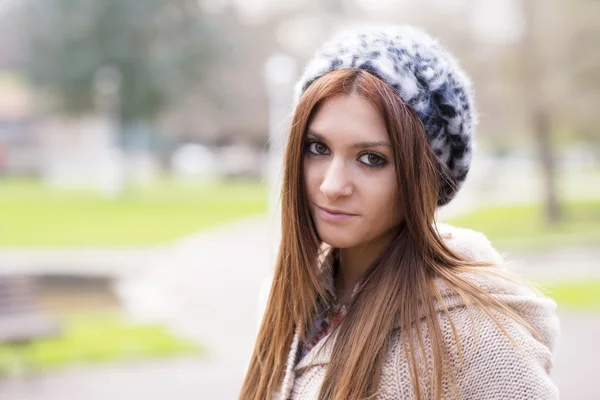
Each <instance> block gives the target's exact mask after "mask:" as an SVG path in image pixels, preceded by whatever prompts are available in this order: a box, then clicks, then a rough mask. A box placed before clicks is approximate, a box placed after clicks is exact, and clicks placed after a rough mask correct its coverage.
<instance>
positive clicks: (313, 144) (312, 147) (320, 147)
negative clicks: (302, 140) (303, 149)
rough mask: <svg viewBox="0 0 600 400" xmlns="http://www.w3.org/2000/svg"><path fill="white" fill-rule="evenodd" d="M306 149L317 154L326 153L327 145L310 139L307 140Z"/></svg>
mask: <svg viewBox="0 0 600 400" xmlns="http://www.w3.org/2000/svg"><path fill="white" fill-rule="evenodd" d="M308 151H310V152H311V153H313V154H318V155H323V154H327V146H325V145H324V144H323V143H321V142H317V141H316V140H312V141H310V142H308Z"/></svg>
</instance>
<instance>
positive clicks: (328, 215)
mask: <svg viewBox="0 0 600 400" xmlns="http://www.w3.org/2000/svg"><path fill="white" fill-rule="evenodd" d="M317 210H318V212H317V213H318V215H319V217H320V218H322V219H324V220H326V221H331V222H338V221H347V220H349V219H352V218H355V217H357V215H356V214H350V213H345V212H342V211H338V210H331V209H328V208H323V207H319V206H317Z"/></svg>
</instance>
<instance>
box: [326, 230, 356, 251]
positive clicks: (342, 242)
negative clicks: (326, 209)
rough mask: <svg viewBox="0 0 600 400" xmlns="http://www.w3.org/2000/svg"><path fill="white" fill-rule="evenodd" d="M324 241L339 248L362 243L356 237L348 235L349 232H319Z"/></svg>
mask: <svg viewBox="0 0 600 400" xmlns="http://www.w3.org/2000/svg"><path fill="white" fill-rule="evenodd" d="M319 237H320V238H321V240H322V241H324V242H325V243H327V244H328V245H330V246H331V247H335V248H338V249H347V248H350V247H354V246H357V245H359V244H360V242H359V241H357V240H356V238H355V237H348V235H347V234H335V233H334V232H323V233H321V232H319Z"/></svg>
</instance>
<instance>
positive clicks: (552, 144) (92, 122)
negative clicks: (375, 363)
mask: <svg viewBox="0 0 600 400" xmlns="http://www.w3.org/2000/svg"><path fill="white" fill-rule="evenodd" d="M365 22H380V23H409V24H414V25H418V26H422V27H424V28H426V29H427V30H428V31H430V32H431V33H432V34H433V35H435V36H436V37H438V38H439V39H440V40H441V41H442V43H444V44H445V45H446V46H447V47H449V48H450V49H451V51H452V52H453V53H455V54H456V55H457V57H458V58H459V60H460V61H461V64H462V66H463V67H464V68H465V70H466V71H467V72H468V74H469V75H470V76H471V77H472V79H473V83H474V87H475V90H476V102H477V105H478V108H479V111H480V114H481V117H480V125H479V130H478V132H477V154H476V156H475V160H474V163H473V168H472V172H471V173H470V176H469V178H468V179H467V183H466V184H465V187H464V189H462V190H461V192H460V193H459V195H458V197H457V198H456V199H455V200H454V201H453V202H452V203H450V205H448V206H447V207H444V208H442V209H440V211H439V215H438V217H439V219H440V220H442V221H445V222H450V223H452V224H455V225H458V226H462V227H468V228H473V229H477V230H479V231H482V232H483V233H485V234H486V235H487V236H488V238H489V239H490V240H491V241H492V243H493V245H494V246H495V247H497V248H498V249H499V250H501V251H502V252H504V253H505V255H506V257H507V260H511V261H512V262H513V264H514V265H515V268H516V269H517V270H518V271H519V272H520V273H521V274H522V275H524V276H526V277H528V278H529V279H531V280H533V281H535V282H537V283H539V284H540V285H542V287H543V288H544V289H545V290H546V291H547V293H548V294H549V295H550V296H552V297H553V298H554V299H555V300H556V301H557V303H558V311H559V316H560V317H561V322H562V330H563V336H562V338H561V340H560V342H559V346H558V348H557V349H556V360H555V365H554V371H553V373H552V377H553V379H554V381H555V382H556V383H557V385H558V387H559V389H560V391H561V398H565V399H593V398H600V392H599V391H598V389H597V387H596V386H595V382H594V379H593V377H594V376H595V373H594V372H593V371H594V365H593V364H592V363H593V362H595V361H596V357H598V356H600V345H598V343H597V337H598V335H600V269H599V267H600V265H599V261H598V260H599V259H600V128H599V126H600V112H599V111H600V107H599V101H600V2H598V1H592V0H569V1H567V0H452V1H450V0H421V1H410V0H319V1H317V0H287V1H283V0H252V1H250V0H170V1H167V0H143V1H142V0H130V1H129V0H102V1H97V0H0V398H2V399H10V400H21V399H43V400H47V399H67V398H69V399H70V398H81V399H113V400H117V399H125V398H131V397H132V396H133V397H139V398H145V399H163V398H167V397H168V396H171V397H172V398H177V399H192V398H193V399H198V398H200V399H233V398H237V394H238V391H239V388H240V385H241V381H242V379H243V374H244V371H245V367H246V365H247V362H248V360H249V357H250V354H251V350H252V345H253V341H254V335H255V333H256V329H257V328H258V326H257V320H258V319H259V318H260V316H259V315H257V313H258V310H257V300H258V293H259V291H260V290H268V282H269V280H268V276H269V273H270V272H271V271H272V267H273V263H274V260H275V255H276V250H277V239H278V234H277V232H278V218H279V215H280V213H281V210H279V209H278V207H277V205H278V204H277V194H278V187H279V186H278V185H279V178H280V172H281V167H280V165H281V164H280V163H281V157H282V149H283V146H284V145H285V134H286V131H287V127H288V125H287V124H288V123H289V113H290V104H291V97H292V87H293V83H294V81H295V79H297V78H298V76H299V73H300V72H301V68H302V65H303V64H304V62H305V61H306V60H307V58H308V57H310V56H311V55H312V53H313V51H314V50H315V49H316V47H317V46H318V45H319V43H320V42H321V41H322V40H323V39H325V38H327V37H328V36H329V35H331V34H332V33H333V32H335V31H337V30H338V29H341V28H344V27H347V26H351V25H354V24H357V23H365Z"/></svg>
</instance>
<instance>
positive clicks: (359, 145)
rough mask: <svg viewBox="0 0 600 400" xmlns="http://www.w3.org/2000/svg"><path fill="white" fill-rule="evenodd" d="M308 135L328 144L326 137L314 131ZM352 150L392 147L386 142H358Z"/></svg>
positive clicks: (308, 132) (310, 131) (309, 131)
mask: <svg viewBox="0 0 600 400" xmlns="http://www.w3.org/2000/svg"><path fill="white" fill-rule="evenodd" d="M306 134H307V135H310V136H314V137H315V138H317V139H319V140H322V141H323V142H327V140H326V139H325V137H324V136H323V135H320V134H318V133H317V132H315V131H312V130H310V129H309V130H308V131H307V132H306ZM351 147H352V148H357V149H366V148H369V147H388V148H391V147H392V145H391V144H389V143H388V142H384V141H366V142H358V143H355V144H353V145H352V146H351Z"/></svg>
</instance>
